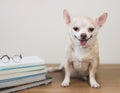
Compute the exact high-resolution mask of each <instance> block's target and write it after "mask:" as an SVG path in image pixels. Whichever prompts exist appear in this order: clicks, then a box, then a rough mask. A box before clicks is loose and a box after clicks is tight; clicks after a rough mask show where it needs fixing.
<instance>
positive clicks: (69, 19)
mask: <svg viewBox="0 0 120 93" xmlns="http://www.w3.org/2000/svg"><path fill="white" fill-rule="evenodd" d="M63 16H64V19H65V22H66V24H70V22H71V18H70V15H69V13H68V11H67V10H66V9H64V10H63Z"/></svg>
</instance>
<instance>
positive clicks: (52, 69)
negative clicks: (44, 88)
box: [47, 64, 64, 72]
mask: <svg viewBox="0 0 120 93" xmlns="http://www.w3.org/2000/svg"><path fill="white" fill-rule="evenodd" d="M63 68H64V66H63V65H62V64H61V65H60V66H58V67H48V68H47V72H57V71H62V70H63Z"/></svg>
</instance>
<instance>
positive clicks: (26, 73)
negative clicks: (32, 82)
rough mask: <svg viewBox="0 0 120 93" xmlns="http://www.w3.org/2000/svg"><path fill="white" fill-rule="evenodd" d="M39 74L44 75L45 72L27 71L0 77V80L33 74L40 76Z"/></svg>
mask: <svg viewBox="0 0 120 93" xmlns="http://www.w3.org/2000/svg"><path fill="white" fill-rule="evenodd" d="M41 73H44V74H46V70H35V71H27V72H21V73H12V74H5V75H0V80H4V79H9V78H15V77H21V76H27V75H33V74H41Z"/></svg>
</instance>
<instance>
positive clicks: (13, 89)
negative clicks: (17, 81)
mask: <svg viewBox="0 0 120 93" xmlns="http://www.w3.org/2000/svg"><path fill="white" fill-rule="evenodd" d="M51 82H52V78H50V77H47V78H46V79H45V80H41V81H37V82H32V83H28V84H24V85H19V86H14V87H8V88H3V89H0V93H11V92H17V91H20V90H25V89H28V88H32V87H36V86H40V85H46V84H49V83H51Z"/></svg>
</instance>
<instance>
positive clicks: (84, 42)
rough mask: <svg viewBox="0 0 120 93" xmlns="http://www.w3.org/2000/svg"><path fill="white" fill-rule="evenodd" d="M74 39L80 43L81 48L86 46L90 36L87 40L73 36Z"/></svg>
mask: <svg viewBox="0 0 120 93" xmlns="http://www.w3.org/2000/svg"><path fill="white" fill-rule="evenodd" d="M74 37H75V38H76V39H77V40H78V41H79V42H80V45H81V46H84V45H86V43H87V41H88V40H89V39H91V38H92V35H91V36H90V37H89V38H88V39H78V38H77V36H75V35H74Z"/></svg>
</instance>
